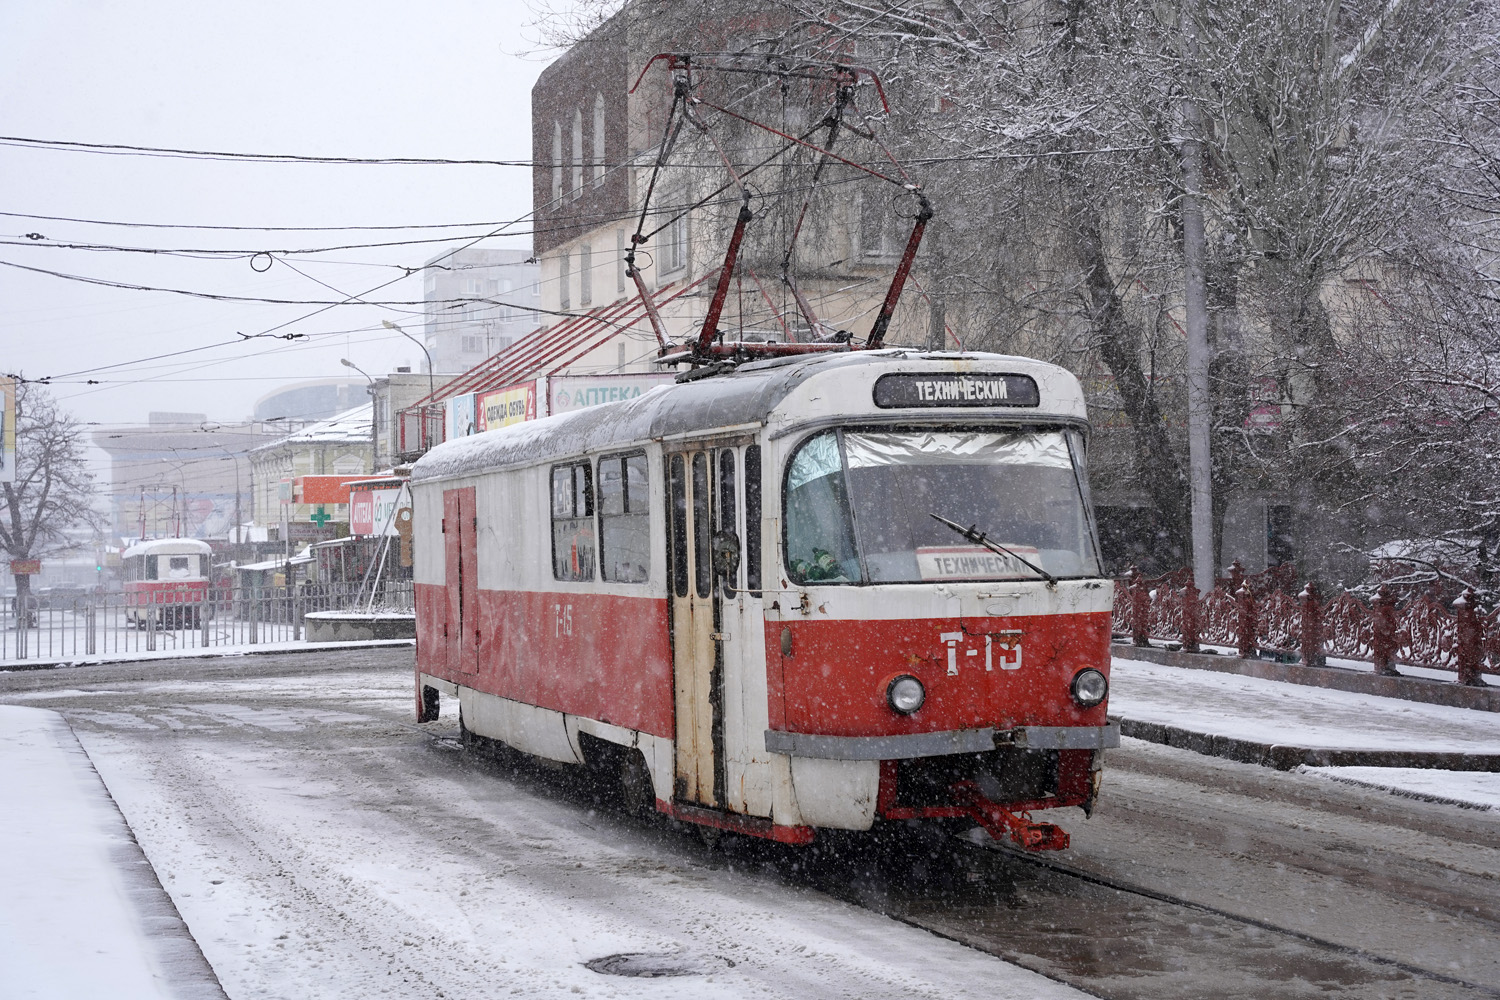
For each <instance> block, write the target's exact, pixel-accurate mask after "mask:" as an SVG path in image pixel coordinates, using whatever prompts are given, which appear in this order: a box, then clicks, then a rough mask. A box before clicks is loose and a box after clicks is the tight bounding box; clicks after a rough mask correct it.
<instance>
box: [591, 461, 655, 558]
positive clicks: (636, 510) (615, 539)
mask: <svg viewBox="0 0 1500 1000" xmlns="http://www.w3.org/2000/svg"><path fill="white" fill-rule="evenodd" d="M647 469H648V466H647V464H646V456H645V454H644V453H642V452H637V453H635V454H633V455H610V456H607V457H605V458H601V459H599V575H600V576H602V577H603V578H604V579H606V580H609V581H611V582H613V583H644V582H645V581H646V580H647V578H648V577H649V576H650V575H651V489H650V482H649V480H648V478H647Z"/></svg>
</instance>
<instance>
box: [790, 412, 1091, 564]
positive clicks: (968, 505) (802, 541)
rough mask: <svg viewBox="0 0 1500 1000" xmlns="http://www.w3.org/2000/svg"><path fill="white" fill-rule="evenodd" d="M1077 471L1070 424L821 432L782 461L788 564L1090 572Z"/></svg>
mask: <svg viewBox="0 0 1500 1000" xmlns="http://www.w3.org/2000/svg"><path fill="white" fill-rule="evenodd" d="M1087 482H1088V480H1087V476H1086V474H1085V470H1084V466H1083V439H1082V435H1081V434H1079V433H1078V432H1076V431H1067V430H1021V431H995V430H911V431H852V430H851V431H845V430H835V431H827V432H824V433H822V434H818V435H815V436H814V437H812V438H809V439H808V440H807V441H805V442H804V443H803V444H802V446H801V447H800V448H799V449H798V450H797V452H796V453H795V454H794V455H793V457H792V461H791V464H790V465H789V466H788V468H787V474H786V482H785V493H784V496H783V500H784V510H785V513H786V529H785V530H786V552H787V568H788V570H789V571H790V573H791V576H792V579H793V580H794V581H795V582H797V583H804V584H805V583H921V582H936V581H955V580H1017V579H1040V578H1041V576H1042V574H1040V573H1038V572H1037V569H1041V570H1044V571H1045V573H1046V574H1048V575H1051V576H1054V577H1087V576H1098V575H1099V573H1100V571H1099V559H1098V554H1097V553H1098V549H1097V546H1096V545H1095V541H1094V536H1093V530H1092V525H1091V522H1090V518H1089V516H1088V501H1087V496H1086V490H1087V485H1086V484H1087ZM934 514H936V515H938V516H940V517H943V518H946V519H947V520H949V521H954V522H956V523H958V524H960V525H962V526H963V527H965V528H968V527H970V526H973V527H976V528H977V529H978V530H979V531H982V532H984V533H985V534H986V536H987V537H988V538H989V539H991V540H992V541H994V542H995V543H998V545H999V546H1000V547H1001V548H1003V549H1007V550H1009V553H1008V554H1007V553H1005V552H997V551H995V550H994V549H992V548H987V547H985V546H982V545H977V544H975V543H974V542H971V541H968V540H967V539H965V538H964V536H963V535H962V534H960V533H958V532H956V531H954V530H953V529H952V528H951V527H949V526H947V525H945V524H943V523H942V522H941V521H939V520H937V518H935V517H933V516H932V515H934ZM1027 563H1030V564H1031V565H1030V566H1028V565H1027Z"/></svg>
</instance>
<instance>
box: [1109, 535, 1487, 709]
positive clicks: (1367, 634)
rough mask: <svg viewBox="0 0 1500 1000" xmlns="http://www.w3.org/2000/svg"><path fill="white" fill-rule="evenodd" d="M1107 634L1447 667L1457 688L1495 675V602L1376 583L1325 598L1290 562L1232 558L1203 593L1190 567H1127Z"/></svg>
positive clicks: (1191, 648) (1382, 664)
mask: <svg viewBox="0 0 1500 1000" xmlns="http://www.w3.org/2000/svg"><path fill="white" fill-rule="evenodd" d="M1114 634H1115V635H1116V636H1118V637H1121V638H1129V639H1130V640H1131V642H1132V643H1134V644H1135V645H1137V646H1149V645H1151V642H1152V640H1157V641H1161V642H1166V643H1171V644H1172V646H1173V648H1180V649H1182V650H1184V651H1186V652H1190V653H1193V652H1198V651H1199V650H1200V648H1201V647H1202V646H1204V645H1209V646H1221V647H1225V648H1228V649H1233V650H1234V651H1235V652H1236V653H1238V654H1239V655H1240V656H1242V657H1246V658H1253V657H1257V656H1272V657H1274V658H1277V659H1282V660H1286V661H1294V660H1300V661H1301V662H1302V663H1304V664H1306V665H1308V666H1313V667H1322V666H1327V664H1328V659H1329V657H1337V658H1341V659H1346V660H1355V661H1364V662H1368V663H1370V664H1371V666H1372V669H1373V670H1374V671H1375V672H1376V673H1378V674H1384V675H1387V676H1396V675H1398V674H1399V671H1398V670H1397V669H1396V668H1397V667H1398V666H1410V667H1427V668H1432V669H1437V670H1451V671H1453V672H1454V673H1455V674H1456V678H1455V679H1456V680H1457V682H1458V683H1459V684H1465V685H1484V684H1486V682H1485V681H1484V680H1483V679H1482V678H1481V674H1485V673H1491V674H1493V673H1497V672H1500V607H1496V608H1492V609H1490V610H1489V611H1488V612H1486V611H1485V610H1484V609H1483V608H1481V607H1480V606H1479V601H1478V599H1477V597H1476V596H1475V593H1474V591H1472V590H1464V591H1463V592H1462V593H1460V594H1459V595H1458V596H1457V597H1455V598H1453V600H1452V601H1450V602H1448V603H1447V605H1446V606H1445V605H1444V603H1443V602H1442V601H1441V600H1439V599H1438V598H1437V597H1434V596H1432V595H1430V594H1422V593H1419V594H1416V595H1414V596H1411V597H1408V598H1407V599H1406V600H1397V598H1396V597H1395V595H1394V594H1393V593H1392V592H1391V589H1390V588H1389V587H1387V586H1385V585H1381V586H1380V587H1379V588H1378V589H1377V590H1376V592H1375V595H1374V597H1373V599H1370V600H1364V599H1362V597H1361V596H1360V595H1358V594H1356V593H1354V592H1352V591H1343V592H1341V593H1339V594H1338V595H1336V596H1335V597H1334V598H1332V599H1331V600H1324V599H1323V597H1322V595H1321V594H1320V593H1319V592H1318V588H1317V587H1316V586H1315V585H1313V584H1312V583H1308V584H1306V585H1305V586H1303V587H1302V588H1301V589H1300V590H1299V589H1298V588H1297V586H1296V574H1295V572H1294V571H1293V570H1292V568H1291V567H1290V566H1280V567H1273V568H1272V569H1270V570H1267V571H1266V572H1264V573H1258V574H1247V573H1245V572H1243V571H1242V570H1241V569H1240V567H1239V564H1238V563H1235V564H1234V565H1232V566H1231V567H1230V572H1229V576H1228V577H1225V578H1221V579H1219V580H1218V581H1216V583H1215V586H1214V589H1213V590H1211V591H1209V592H1208V593H1206V594H1200V593H1199V591H1198V588H1197V587H1196V586H1195V585H1194V583H1193V574H1192V570H1191V569H1186V568H1184V569H1179V570H1174V571H1173V572H1171V573H1166V574H1163V575H1162V576H1157V577H1150V578H1148V577H1145V576H1142V575H1141V574H1140V573H1138V572H1136V571H1135V570H1134V569H1131V570H1130V571H1129V572H1127V573H1126V574H1125V576H1124V577H1122V578H1121V579H1119V580H1117V581H1116V584H1115V604H1114Z"/></svg>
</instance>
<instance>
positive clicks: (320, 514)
mask: <svg viewBox="0 0 1500 1000" xmlns="http://www.w3.org/2000/svg"><path fill="white" fill-rule="evenodd" d="M308 520H309V521H311V522H313V523H314V524H316V525H317V526H318V527H320V528H321V527H323V525H325V524H327V523H328V522H329V521H332V520H333V515H332V514H330V513H328V511H326V510H324V509H323V505H322V504H319V505H318V509H317V510H316V511H315V512H314V513H313V514H312V515H311V516H309V517H308Z"/></svg>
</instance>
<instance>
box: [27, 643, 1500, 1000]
mask: <svg viewBox="0 0 1500 1000" xmlns="http://www.w3.org/2000/svg"><path fill="white" fill-rule="evenodd" d="M410 670H411V651H410V650H409V649H407V650H398V649H367V650H345V651H337V652H335V651H321V650H320V651H318V652H315V653H306V654H299V655H271V656H257V657H238V658H228V659H222V660H195V661H164V662H149V663H145V662H143V663H136V664H116V665H110V666H98V667H85V668H78V669H74V670H59V671H40V672H31V673H27V674H9V675H3V674H0V701H4V702H12V703H19V704H26V705H34V706H38V707H44V708H51V709H55V710H58V711H61V712H63V713H64V714H65V716H66V717H67V719H68V720H69V722H70V723H71V725H72V728H73V730H74V731H75V732H76V733H77V734H78V735H79V738H80V740H81V741H82V743H83V745H84V746H85V747H86V749H87V750H88V752H89V754H90V756H91V757H92V759H93V761H94V764H95V766H96V767H97V768H98V770H99V772H100V773H101V774H102V776H103V777H104V779H105V781H106V783H107V784H108V786H109V788H110V790H111V792H112V793H113V794H114V795H115V797H116V799H117V801H118V802H119V804H120V806H121V808H122V810H123V812H124V814H125V816H126V817H127V818H128V819H129V821H130V823H131V826H132V828H133V829H134V832H135V834H136V836H137V838H138V839H139V840H140V842H141V844H142V846H143V847H144V848H145V850H146V853H147V855H148V856H149V857H150V859H151V861H152V863H153V865H154V866H155V868H156V870H157V872H158V873H159V874H160V876H161V879H162V882H163V883H164V884H165V886H166V888H167V890H168V891H169V892H170V894H171V896H172V898H173V900H174V901H175V903H176V905H177V907H178V909H179V910H180V911H181V913H182V915H183V917H184V918H185V919H186V921H187V923H188V925H189V926H190V927H191V928H192V930H193V931H194V933H195V935H196V936H197V938H198V941H199V943H200V944H201V946H202V949H203V952H204V954H205V955H206V957H207V958H208V959H209V961H210V962H211V963H212V964H213V966H214V969H215V970H216V971H217V972H218V974H219V976H220V978H221V980H222V982H223V984H224V986H225V988H226V990H227V992H228V994H229V996H231V997H233V998H236V1000H240V998H249V997H293V996H295V997H303V996H309V997H310V996H316V997H319V998H323V997H375V996H392V997H402V996H421V997H434V996H446V997H453V996H464V997H492V996H493V997H503V996H512V995H515V996H552V995H576V994H581V995H587V996H620V997H633V996H652V997H658V996H660V997H687V996H692V997H699V996H710V997H713V996H722V997H761V996H787V997H804V996H805V997H835V996H837V997H846V996H847V997H883V996H889V997H894V996H901V997H907V996H915V997H927V996H932V997H937V996H942V997H944V998H948V997H968V996H985V997H1057V996H1077V995H1080V994H1078V993H1077V992H1075V991H1073V990H1070V989H1069V988H1067V987H1065V986H1062V985H1059V982H1058V981H1061V982H1066V983H1071V984H1076V985H1078V986H1081V987H1083V988H1084V989H1086V990H1088V991H1089V992H1090V993H1092V994H1093V995H1098V996H1108V997H1112V998H1117V1000H1188V998H1196V997H1202V996H1210V995H1218V994H1221V993H1224V992H1230V993H1238V994H1239V995H1246V996H1256V997H1260V998H1275V1000H1283V998H1285V1000H1301V998H1303V997H1309V996H1319V997H1325V998H1326V997H1349V998H1358V1000H1372V998H1382V1000H1386V998H1388V1000H1404V998H1408V997H1422V998H1424V1000H1426V998H1444V1000H1447V998H1467V997H1476V996H1493V995H1497V994H1500V893H1497V892H1496V891H1495V888H1494V886H1495V885H1496V884H1497V881H1500V851H1497V843H1500V836H1497V834H1500V822H1497V821H1496V819H1495V818H1494V817H1495V814H1493V813H1488V812H1475V811H1474V810H1466V809H1457V808H1454V807H1452V806H1444V805H1438V804H1432V803H1424V802H1413V801H1411V800H1407V799H1400V798H1397V797H1394V796H1391V795H1389V794H1387V793H1385V792H1379V791H1375V790H1372V789H1369V788H1363V787H1353V786H1350V785H1348V784H1345V783H1343V782H1336V781H1331V780H1329V779H1328V778H1327V777H1326V776H1322V775H1315V774H1295V773H1285V772H1278V771H1274V770H1271V769H1268V768H1262V767H1256V766H1254V765H1248V764H1238V763H1234V762H1230V761H1224V760H1219V759H1217V758H1212V757H1205V756H1200V755H1198V754H1193V753H1189V752H1187V751H1184V750H1176V749H1172V748H1169V747H1159V746H1155V745H1151V744H1144V743H1140V742H1139V741H1135V740H1128V739H1127V740H1126V741H1125V745H1124V746H1123V747H1122V748H1121V749H1120V750H1117V751H1111V752H1110V754H1109V758H1108V764H1107V767H1106V775H1105V793H1104V798H1103V800H1102V801H1101V805H1100V808H1099V811H1098V812H1097V813H1096V815H1095V817H1094V818H1093V819H1092V820H1090V821H1087V822H1085V821H1084V819H1083V817H1082V814H1081V813H1080V812H1079V811H1077V810H1059V811H1058V812H1059V815H1057V816H1055V817H1054V816H1050V815H1049V816H1048V818H1049V819H1055V820H1056V821H1058V822H1059V823H1061V824H1062V825H1063V826H1064V827H1065V828H1066V829H1067V830H1068V831H1069V832H1070V833H1071V834H1072V837H1073V846H1072V848H1071V849H1070V850H1068V851H1065V852H1062V853H1061V854H1060V855H1057V856H1049V857H1048V858H1043V859H1035V858H1023V857H1018V856H1016V855H1015V854H1013V853H1008V852H1004V851H999V850H994V849H991V848H990V846H988V845H987V844H983V843H980V844H969V843H968V842H966V841H954V840H951V839H950V840H946V841H944V840H940V839H939V840H933V839H931V838H921V837H916V838H910V837H907V838H897V839H896V840H894V841H893V842H891V843H890V846H889V848H886V849H881V848H873V847H872V845H870V844H869V843H868V842H867V841H865V842H860V843H856V844H853V845H848V844H846V845H845V846H849V847H850V848H851V849H850V850H848V851H846V852H843V853H842V854H841V853H839V852H838V851H837V850H836V849H830V847H822V848H818V849H815V850H811V851H809V850H808V849H798V848H783V847H779V846H777V845H767V844H762V843H760V842H756V841H751V840H740V841H733V840H731V841H727V842H726V843H724V844H721V845H720V846H719V848H718V849H715V850H707V849H705V848H703V847H702V846H701V845H700V844H699V843H698V842H697V839H696V838H695V837H694V836H693V835H692V834H691V833H690V832H685V831H684V830H682V829H680V828H675V827H673V825H672V824H670V823H668V822H666V821H657V822H642V821H639V820H635V819H632V818H630V817H627V816H624V815H622V814H621V813H620V812H619V811H618V810H617V809H612V808H606V807H600V808H594V803H593V800H592V798H591V796H590V793H589V791H588V789H586V788H581V787H579V786H577V785H569V784H568V783H567V782H565V781H563V780H562V779H561V778H560V776H559V775H558V774H557V773H554V772H552V771H549V770H548V769H546V768H543V767H539V766H522V767H519V768H518V767H516V766H515V765H514V763H513V762H507V761H504V760H501V761H497V760H494V759H491V758H488V757H485V756H483V755H479V756H476V755H474V754H469V753H464V752H461V751H460V750H459V749H458V746H457V741H456V740H455V739H452V738H451V737H453V736H455V735H456V729H455V726H454V721H453V720H452V719H451V718H448V717H446V716H445V718H443V719H442V720H440V721H439V722H437V723H431V724H428V725H425V726H420V727H419V726H417V725H415V724H414V723H413V722H412V721H411V719H410V712H411V688H410V684H411V673H410ZM1181 673H1182V674H1184V675H1195V674H1199V673H1201V672H1199V671H1182V672H1181ZM1128 683H1129V682H1128V681H1127V686H1128ZM1212 697H1214V698H1217V697H1218V696H1217V695H1213V696H1212ZM1185 704H1186V703H1185ZM1382 707H1386V706H1374V709H1372V710H1378V709H1379V708H1382ZM1401 707H1403V706H1400V705H1397V706H1395V708H1396V709H1399V708H1401ZM1398 714H1399V713H1398ZM981 839H982V838H981ZM821 843H823V841H821V840H820V844H821ZM828 844H829V845H831V847H833V848H836V847H837V845H838V844H839V841H838V840H837V838H829V841H828ZM1053 861H1061V862H1062V863H1063V865H1064V866H1065V867H1066V868H1067V869H1068V870H1070V871H1073V872H1075V873H1077V874H1076V875H1068V874H1064V873H1062V869H1056V870H1054V869H1051V868H1048V867H1047V865H1048V864H1050V863H1052V862H1053ZM1038 862H1041V863H1040V864H1039V863H1038ZM1091 880H1092V881H1091ZM1137 887H1138V888H1137ZM841 900H842V901H841ZM3 906H4V896H3V895H0V907H3ZM882 914H886V915H888V916H882ZM892 918H895V919H892ZM901 921H905V923H903V922H901ZM918 928H928V929H930V930H933V931H936V932H937V934H930V933H927V932H926V931H924V930H921V929H918ZM1280 929H1285V933H1283V932H1282V930H1280ZM939 935H942V936H939ZM950 939H951V940H950ZM955 941H961V942H964V943H966V944H969V945H972V946H973V949H972V950H971V949H970V948H965V947H962V946H960V945H959V944H956V943H954V942H955ZM620 953H645V954H648V955H653V956H656V957H655V958H654V959H652V960H651V961H653V962H654V963H655V964H656V965H657V966H659V967H670V968H673V969H675V970H676V971H679V972H684V973H688V974H687V975H684V976H681V977H671V978H655V979H631V978H624V977H619V976H612V975H605V974H602V973H600V972H596V971H592V970H591V969H589V967H588V965H587V963H589V962H590V961H593V960H596V959H601V958H608V957H609V956H612V955H617V954H620ZM996 955H999V956H1003V957H1004V958H1005V959H1008V960H1010V961H1009V962H1007V961H1001V960H1000V959H997V958H995V957H992V956H996ZM1011 963H1015V964H1011ZM1022 967H1024V969H1030V970H1035V971H1024V969H1023V968H1022ZM1037 972H1040V973H1042V975H1037V974H1036V973H1037ZM1044 976H1045V977H1052V978H1044ZM0 994H3V990H0Z"/></svg>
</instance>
